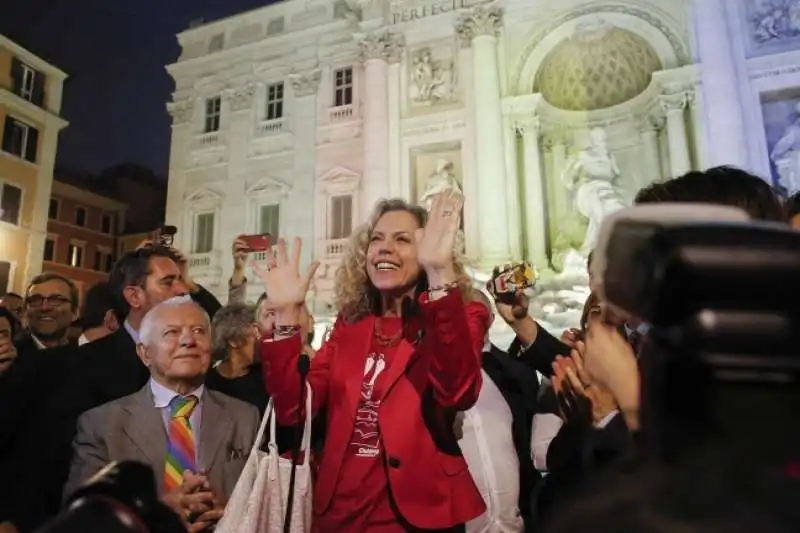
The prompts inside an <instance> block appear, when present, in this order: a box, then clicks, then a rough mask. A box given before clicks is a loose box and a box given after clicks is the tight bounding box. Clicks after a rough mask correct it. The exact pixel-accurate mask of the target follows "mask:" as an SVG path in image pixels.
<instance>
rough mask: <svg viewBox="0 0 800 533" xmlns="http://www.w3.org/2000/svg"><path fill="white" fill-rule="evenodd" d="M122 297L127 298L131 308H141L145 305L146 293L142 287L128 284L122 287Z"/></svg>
mask: <svg viewBox="0 0 800 533" xmlns="http://www.w3.org/2000/svg"><path fill="white" fill-rule="evenodd" d="M122 297H123V298H125V301H126V302H127V303H128V305H129V306H130V308H131V309H141V308H142V307H144V301H145V293H144V290H143V289H142V288H141V287H137V286H136V285H128V286H127V287H125V288H123V289H122Z"/></svg>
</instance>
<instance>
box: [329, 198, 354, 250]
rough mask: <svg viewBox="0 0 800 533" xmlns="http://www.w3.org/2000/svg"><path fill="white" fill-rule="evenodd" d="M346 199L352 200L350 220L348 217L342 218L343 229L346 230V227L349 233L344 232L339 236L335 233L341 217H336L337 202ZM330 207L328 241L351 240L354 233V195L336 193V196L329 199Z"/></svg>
mask: <svg viewBox="0 0 800 533" xmlns="http://www.w3.org/2000/svg"><path fill="white" fill-rule="evenodd" d="M345 198H346V199H348V200H350V217H349V220H347V218H346V217H344V216H342V223H343V225H344V226H343V228H342V229H345V227H346V228H347V231H344V232H342V234H341V235H339V234H338V232H337V231H335V230H336V219H337V218H339V217H337V216H336V209H335V207H336V202H337V200H341V199H345ZM328 205H329V209H328V213H329V220H328V228H329V233H328V236H327V238H328V240H339V239H347V238H349V237H350V235H352V233H353V206H354V195H353V194H348V193H338V192H337V193H334V194H332V195H330V196H329V197H328ZM345 221H346V224H345Z"/></svg>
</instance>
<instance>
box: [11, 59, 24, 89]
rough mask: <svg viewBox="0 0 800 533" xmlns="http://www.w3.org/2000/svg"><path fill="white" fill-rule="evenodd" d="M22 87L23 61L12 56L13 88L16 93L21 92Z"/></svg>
mask: <svg viewBox="0 0 800 533" xmlns="http://www.w3.org/2000/svg"><path fill="white" fill-rule="evenodd" d="M21 87H22V61H20V60H19V59H17V58H16V57H12V58H11V90H12V91H13V92H14V94H20V88H21Z"/></svg>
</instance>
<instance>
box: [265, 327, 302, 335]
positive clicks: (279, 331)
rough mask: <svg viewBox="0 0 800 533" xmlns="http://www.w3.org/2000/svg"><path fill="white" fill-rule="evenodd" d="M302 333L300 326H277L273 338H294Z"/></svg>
mask: <svg viewBox="0 0 800 533" xmlns="http://www.w3.org/2000/svg"><path fill="white" fill-rule="evenodd" d="M299 333H300V326H297V325H291V326H275V329H274V330H273V333H272V336H273V337H292V336H294V335H297V334H299Z"/></svg>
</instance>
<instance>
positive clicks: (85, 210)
mask: <svg viewBox="0 0 800 533" xmlns="http://www.w3.org/2000/svg"><path fill="white" fill-rule="evenodd" d="M81 210H83V224H79V223H78V212H80V211H81ZM73 223H74V224H75V225H76V226H77V227H79V228H87V229H88V227H89V209H88V208H87V207H86V206H85V205H75V219H74V220H73Z"/></svg>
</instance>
